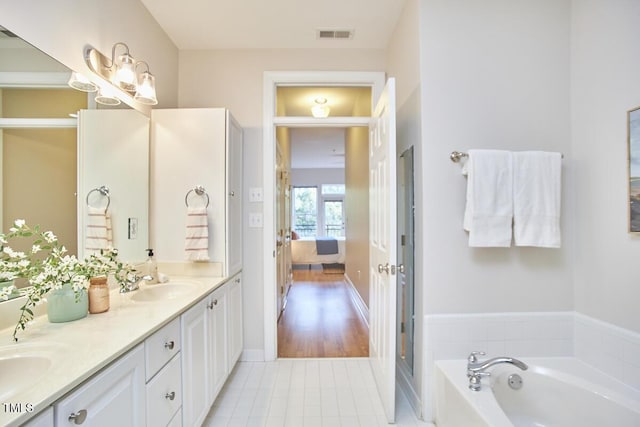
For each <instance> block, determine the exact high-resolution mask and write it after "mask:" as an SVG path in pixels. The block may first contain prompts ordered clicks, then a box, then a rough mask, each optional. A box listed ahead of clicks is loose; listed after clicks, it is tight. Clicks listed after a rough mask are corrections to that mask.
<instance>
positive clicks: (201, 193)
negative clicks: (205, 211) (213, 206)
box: [184, 185, 209, 208]
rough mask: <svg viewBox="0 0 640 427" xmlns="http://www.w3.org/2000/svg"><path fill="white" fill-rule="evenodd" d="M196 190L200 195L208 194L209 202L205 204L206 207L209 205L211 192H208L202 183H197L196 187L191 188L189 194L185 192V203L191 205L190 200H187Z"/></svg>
mask: <svg viewBox="0 0 640 427" xmlns="http://www.w3.org/2000/svg"><path fill="white" fill-rule="evenodd" d="M193 192H195V193H196V194H197V195H198V196H203V195H204V196H207V204H206V206H205V208H208V207H209V194H208V193H207V191H206V190H205V189H204V187H203V186H202V185H196V186H195V188H192V189H191V190H189V191H187V194H185V196H184V204H185V205H187V207H189V201H188V200H187V199H188V198H189V194H191V193H193Z"/></svg>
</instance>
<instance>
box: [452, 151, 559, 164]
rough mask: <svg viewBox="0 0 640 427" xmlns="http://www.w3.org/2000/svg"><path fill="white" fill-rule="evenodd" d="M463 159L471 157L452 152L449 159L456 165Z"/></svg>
mask: <svg viewBox="0 0 640 427" xmlns="http://www.w3.org/2000/svg"><path fill="white" fill-rule="evenodd" d="M561 156H562V158H563V159H564V154H561ZM463 157H469V155H468V154H467V153H465V152H463V151H452V152H451V154H449V159H450V160H451V161H452V162H454V163H458V162H459V161H460V160H461V159H462V158H463Z"/></svg>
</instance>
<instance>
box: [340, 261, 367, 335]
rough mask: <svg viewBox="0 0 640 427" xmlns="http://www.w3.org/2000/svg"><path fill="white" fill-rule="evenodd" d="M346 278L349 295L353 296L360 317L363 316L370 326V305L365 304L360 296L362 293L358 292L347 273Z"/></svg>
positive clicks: (352, 299)
mask: <svg viewBox="0 0 640 427" xmlns="http://www.w3.org/2000/svg"><path fill="white" fill-rule="evenodd" d="M344 279H345V281H346V282H347V289H349V296H350V297H351V301H352V302H353V305H354V306H355V307H356V310H358V313H359V314H360V317H362V320H364V323H365V324H366V325H367V328H368V327H369V307H367V304H365V302H364V301H363V299H362V297H361V296H360V293H359V292H358V290H357V289H356V287H355V285H354V284H353V282H352V281H351V279H350V278H349V275H348V274H346V273H345V275H344Z"/></svg>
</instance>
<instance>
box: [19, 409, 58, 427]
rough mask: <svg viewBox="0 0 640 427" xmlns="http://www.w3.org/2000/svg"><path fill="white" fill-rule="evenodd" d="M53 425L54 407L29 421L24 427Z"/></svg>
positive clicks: (50, 426) (48, 426)
mask: <svg viewBox="0 0 640 427" xmlns="http://www.w3.org/2000/svg"><path fill="white" fill-rule="evenodd" d="M53 425H54V424H53V407H51V406H50V407H49V408H47V409H46V410H44V411H42V412H40V413H39V414H38V415H37V416H36V417H35V418H32V419H30V420H29V421H27V422H26V424H23V425H22V427H52V426H53Z"/></svg>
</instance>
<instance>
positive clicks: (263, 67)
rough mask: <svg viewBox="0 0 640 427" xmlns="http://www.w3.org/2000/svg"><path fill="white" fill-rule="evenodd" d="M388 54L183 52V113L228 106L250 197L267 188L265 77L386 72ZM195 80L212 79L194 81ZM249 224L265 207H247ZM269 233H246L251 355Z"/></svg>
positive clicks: (258, 342) (259, 322)
mask: <svg viewBox="0 0 640 427" xmlns="http://www.w3.org/2000/svg"><path fill="white" fill-rule="evenodd" d="M384 66H385V62H384V51H382V50H350V49H313V50H312V49H309V50H297V49H282V50H269V49H265V50H213V51H181V52H180V83H179V88H180V89H179V106H180V107H216V106H224V107H227V108H229V109H230V110H231V112H232V113H233V115H234V117H235V118H236V119H237V120H238V122H239V123H240V125H241V126H242V127H243V129H244V170H245V175H244V183H243V185H244V194H249V191H248V190H249V188H251V187H261V186H262V185H263V184H262V176H263V171H262V163H263V161H262V155H263V151H262V144H263V141H262V135H263V130H262V89H263V88H262V84H263V75H264V72H265V71H277V70H286V71H292V70H295V71H318V70H320V71H324V70H327V71H381V70H384ZM194 76H207V79H205V80H204V81H203V80H198V81H196V80H194ZM244 202H245V203H244V210H245V212H244V220H245V221H244V223H245V224H248V221H247V218H248V215H249V213H250V212H262V208H263V206H262V203H248V201H247V199H245V201H244ZM262 234H263V230H262V229H259V228H246V227H245V229H244V235H243V240H244V242H243V243H244V254H243V258H244V265H243V281H244V284H245V290H244V293H243V298H244V301H243V303H244V307H243V308H244V313H246V316H245V323H244V339H245V351H247V352H248V353H250V354H253V355H258V354H261V352H262V350H263V349H264V328H263V322H264V283H265V280H264V277H263V263H262V260H263V254H262V249H263V247H264V246H263V238H262Z"/></svg>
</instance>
